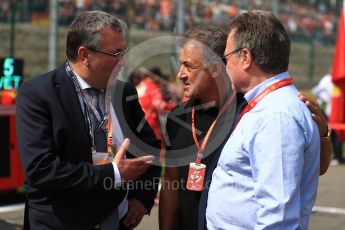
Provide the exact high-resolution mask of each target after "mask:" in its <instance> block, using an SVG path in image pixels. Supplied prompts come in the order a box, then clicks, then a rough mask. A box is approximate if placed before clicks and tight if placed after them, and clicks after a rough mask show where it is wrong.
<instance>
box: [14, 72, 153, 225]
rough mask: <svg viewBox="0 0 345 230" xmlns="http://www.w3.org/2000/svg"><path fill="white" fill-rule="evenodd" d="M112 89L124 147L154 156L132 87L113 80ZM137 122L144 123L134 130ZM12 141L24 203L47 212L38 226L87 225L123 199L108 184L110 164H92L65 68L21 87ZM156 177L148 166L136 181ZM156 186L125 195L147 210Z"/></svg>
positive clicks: (111, 178) (83, 124) (149, 132)
mask: <svg viewBox="0 0 345 230" xmlns="http://www.w3.org/2000/svg"><path fill="white" fill-rule="evenodd" d="M116 89H117V90H116V91H115V92H116V96H118V98H116V100H114V106H115V111H116V113H117V116H118V117H119V120H120V124H121V126H123V132H124V136H125V137H128V138H130V140H131V148H130V150H129V151H131V149H133V150H136V148H141V147H142V148H144V147H145V148H144V149H141V150H142V152H145V151H149V150H152V151H151V152H146V154H158V152H159V150H157V149H159V148H160V143H159V141H157V140H156V138H155V136H154V133H153V131H152V130H151V128H150V127H149V126H148V125H147V123H146V122H145V120H143V119H144V113H143V111H142V110H141V107H140V105H139V102H138V100H137V99H134V100H126V98H127V97H128V96H130V95H134V98H137V97H135V95H136V90H135V88H134V87H132V86H131V85H129V84H128V83H124V82H121V81H117V84H116ZM142 121H144V125H143V127H142V129H141V130H139V131H137V127H138V125H139V124H140V122H142ZM17 139H18V143H19V150H20V155H21V159H22V164H23V167H24V170H25V175H26V179H25V185H24V186H25V191H26V195H27V202H28V205H29V207H30V209H34V210H39V211H44V212H45V213H48V214H49V215H47V216H44V217H43V216H38V218H39V221H40V222H41V223H43V225H47V226H49V224H50V223H54V222H56V221H57V222H58V223H60V224H61V228H62V229H90V228H92V227H93V226H94V225H96V224H98V223H100V222H101V220H102V219H103V218H104V217H105V216H106V215H107V213H109V212H110V211H111V210H113V209H114V208H115V207H116V206H117V205H118V204H119V203H120V202H121V201H122V199H123V198H124V196H125V194H126V191H125V189H114V187H112V188H110V186H111V185H112V182H113V181H114V170H113V166H112V164H106V165H101V166H93V165H92V156H91V150H90V148H91V141H90V137H89V134H88V128H87V125H86V122H85V118H84V115H83V112H82V109H81V106H80V102H79V99H78V96H77V93H76V91H75V88H74V85H73V83H72V81H71V79H70V78H69V77H68V76H67V74H66V71H65V69H64V67H60V68H58V69H56V70H53V71H51V72H49V73H46V74H44V75H41V76H38V77H36V78H35V79H33V80H31V81H28V82H26V83H24V84H23V85H22V86H21V89H20V92H19V96H18V99H17ZM137 142H138V144H136V143H137ZM143 143H145V144H143ZM147 146H153V147H150V148H149V147H147ZM142 154H144V153H142ZM128 156H129V157H133V156H132V155H128ZM159 175H160V168H159V167H156V166H151V167H150V168H149V170H148V171H147V172H146V173H145V174H144V175H143V176H142V177H141V178H139V179H142V180H152V178H153V177H159ZM157 187H158V184H157V185H155V186H153V187H151V189H145V188H140V187H139V188H134V189H132V190H131V191H130V192H129V197H135V198H137V199H138V200H139V201H141V202H142V203H143V204H144V205H145V207H146V208H147V209H148V210H150V209H151V208H152V205H153V201H154V197H155V195H156V192H157ZM30 209H29V212H30ZM29 216H30V215H29ZM31 218H32V217H31ZM54 218H55V219H54ZM30 221H31V219H30ZM31 222H32V223H36V221H31ZM34 225H35V224H34ZM31 227H32V228H33V229H36V228H37V229H38V228H39V227H38V226H31ZM54 229H60V228H58V227H54Z"/></svg>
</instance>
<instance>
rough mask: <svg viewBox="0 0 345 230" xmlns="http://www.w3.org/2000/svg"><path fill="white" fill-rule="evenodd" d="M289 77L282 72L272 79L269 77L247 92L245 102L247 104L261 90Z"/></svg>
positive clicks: (287, 73)
mask: <svg viewBox="0 0 345 230" xmlns="http://www.w3.org/2000/svg"><path fill="white" fill-rule="evenodd" d="M288 77H289V72H287V71H286V72H283V73H280V74H278V75H275V76H274V77H271V78H269V79H267V80H265V81H264V82H261V83H260V84H259V85H257V86H255V87H254V88H253V89H251V90H249V91H248V92H247V93H246V94H245V95H244V97H245V99H246V101H247V102H248V103H249V102H250V101H251V100H252V99H253V98H254V97H255V96H256V95H258V94H259V93H261V92H262V91H263V90H265V89H266V88H267V87H268V86H270V85H272V84H274V83H276V82H278V81H280V80H283V79H286V78H288Z"/></svg>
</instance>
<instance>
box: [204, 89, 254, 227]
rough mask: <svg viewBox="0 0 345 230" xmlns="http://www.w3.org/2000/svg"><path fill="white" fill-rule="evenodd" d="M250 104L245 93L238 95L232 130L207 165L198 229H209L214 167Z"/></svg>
mask: <svg viewBox="0 0 345 230" xmlns="http://www.w3.org/2000/svg"><path fill="white" fill-rule="evenodd" d="M247 105H248V102H247V101H246V99H245V98H244V97H243V95H239V94H238V95H237V109H236V114H235V117H234V121H233V124H232V127H231V129H230V132H229V133H228V135H227V138H225V140H224V141H223V143H222V144H221V146H220V147H219V148H218V149H217V151H218V152H217V153H216V155H215V157H214V159H213V160H212V161H211V162H210V164H209V165H208V166H207V167H208V168H209V171H208V173H207V175H206V177H205V182H204V184H205V185H208V186H204V188H203V190H202V193H201V197H200V201H199V223H198V229H199V230H205V229H207V227H206V208H207V199H208V192H209V189H210V184H211V183H210V182H212V174H213V171H214V169H215V168H216V167H217V163H218V160H219V157H220V154H221V152H222V149H223V147H224V145H225V143H226V142H227V140H228V138H229V137H230V135H231V133H232V132H233V131H234V130H233V129H234V128H235V127H234V126H235V124H237V120H238V119H239V116H240V114H241V112H242V111H243V110H244V108H245V107H246V106H247Z"/></svg>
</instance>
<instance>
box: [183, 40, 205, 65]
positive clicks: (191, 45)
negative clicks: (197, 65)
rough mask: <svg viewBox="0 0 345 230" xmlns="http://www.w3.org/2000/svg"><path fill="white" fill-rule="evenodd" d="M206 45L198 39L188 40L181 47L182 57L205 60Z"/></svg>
mask: <svg viewBox="0 0 345 230" xmlns="http://www.w3.org/2000/svg"><path fill="white" fill-rule="evenodd" d="M203 55H204V45H203V44H201V43H200V42H197V41H194V40H192V41H188V42H186V43H185V44H184V45H183V46H182V48H181V57H184V58H189V59H193V60H197V61H199V62H203V60H204V57H203Z"/></svg>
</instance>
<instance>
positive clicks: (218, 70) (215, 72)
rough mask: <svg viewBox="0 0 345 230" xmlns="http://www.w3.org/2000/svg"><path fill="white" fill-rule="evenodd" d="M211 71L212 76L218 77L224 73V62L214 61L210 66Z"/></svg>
mask: <svg viewBox="0 0 345 230" xmlns="http://www.w3.org/2000/svg"><path fill="white" fill-rule="evenodd" d="M209 72H210V73H211V76H212V77H218V76H220V75H221V74H222V64H221V63H218V62H214V63H212V64H211V66H210V67H209Z"/></svg>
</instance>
